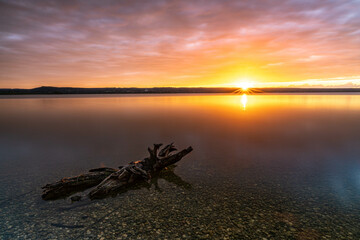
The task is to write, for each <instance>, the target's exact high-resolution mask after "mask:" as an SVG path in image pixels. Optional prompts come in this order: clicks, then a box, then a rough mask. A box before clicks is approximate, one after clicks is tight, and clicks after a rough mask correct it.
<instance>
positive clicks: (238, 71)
mask: <svg viewBox="0 0 360 240" xmlns="http://www.w3.org/2000/svg"><path fill="white" fill-rule="evenodd" d="M359 7H360V2H359V1H340V0H337V1H336V0H335V1H330V0H319V1H310V0H305V1H304V0H277V1H267V0H259V1H235V0H233V1H231V0H227V1H220V0H206V1H205V0H199V1H180V0H173V1H166V0H153V1H145V0H144V1H141V0H139V1H131V0H124V1H111V0H109V1H101V2H100V1H95V0H87V1H81V0H79V1H61V0H59V1H57V0H52V1H35V0H34V1H32V0H27V1H25V0H0V69H1V71H0V87H21V86H23V87H28V86H31V87H32V86H38V85H39V84H41V83H44V82H46V83H47V85H58V86H61V85H69V84H71V85H76V86H95V85H96V86H114V85H116V86H132V85H139V84H140V85H141V84H144V85H149V86H163V85H168V84H169V83H171V84H172V85H176V86H177V85H191V84H193V85H201V84H204V85H209V84H219V83H221V82H222V81H231V82H232V81H233V79H230V78H234V77H236V76H237V75H239V76H242V75H246V74H250V75H251V74H259V76H258V78H259V79H260V80H261V81H274V79H278V81H286V80H287V79H297V80H302V79H308V78H326V77H334V76H346V75H349V76H350V75H357V74H360V69H359V67H358V66H359V58H360V53H359V51H358V46H359V45H360V38H359V34H358V31H359V29H360V13H359V11H357V9H359ZM325 56H326V57H325ZM282 63H286V64H282ZM315 63H316V64H315ZM262 66H266V67H262ZM275 67H276V68H275ZM129 72H151V73H152V74H151V76H152V77H150V76H148V75H147V76H146V78H144V76H142V75H141V74H132V75H127V74H126V73H129ZM193 75H194V76H197V77H196V82H194V81H195V80H192V79H191V78H190V77H187V78H183V77H181V76H193ZM98 76H107V77H103V78H101V81H99V79H98V78H97V77H98ZM169 79H172V80H171V81H170V82H169Z"/></svg>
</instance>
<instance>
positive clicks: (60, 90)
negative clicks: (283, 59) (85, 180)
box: [0, 87, 360, 95]
mask: <svg viewBox="0 0 360 240" xmlns="http://www.w3.org/2000/svg"><path fill="white" fill-rule="evenodd" d="M238 90H239V88H203V87H196V88H191V87H188V88H186V87H180V88H175V87H174V88H173V87H159V88H72V87H39V88H32V89H0V95H29V94H31V95H37V94H38V95H43V94H167V93H234V92H236V91H238ZM249 92H251V93H256V94H261V93H337V92H347V93H351V92H360V88H251V89H250V91H249ZM238 93H242V92H241V91H239V92H238ZM244 93H246V92H244Z"/></svg>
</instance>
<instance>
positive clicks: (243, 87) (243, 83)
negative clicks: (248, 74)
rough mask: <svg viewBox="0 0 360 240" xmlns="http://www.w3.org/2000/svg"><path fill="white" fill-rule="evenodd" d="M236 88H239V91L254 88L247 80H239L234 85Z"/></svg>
mask: <svg viewBox="0 0 360 240" xmlns="http://www.w3.org/2000/svg"><path fill="white" fill-rule="evenodd" d="M235 86H236V87H238V88H241V90H243V91H246V90H248V89H249V88H252V87H254V83H253V82H250V81H249V80H248V79H244V80H241V81H239V82H237V83H236V84H235Z"/></svg>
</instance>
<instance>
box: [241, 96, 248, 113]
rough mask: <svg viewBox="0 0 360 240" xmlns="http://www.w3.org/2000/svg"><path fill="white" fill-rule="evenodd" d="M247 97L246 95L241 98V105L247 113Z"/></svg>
mask: <svg viewBox="0 0 360 240" xmlns="http://www.w3.org/2000/svg"><path fill="white" fill-rule="evenodd" d="M247 101H248V99H247V95H246V94H245V93H244V94H243V95H242V96H241V103H242V105H243V110H244V111H245V110H246V104H247Z"/></svg>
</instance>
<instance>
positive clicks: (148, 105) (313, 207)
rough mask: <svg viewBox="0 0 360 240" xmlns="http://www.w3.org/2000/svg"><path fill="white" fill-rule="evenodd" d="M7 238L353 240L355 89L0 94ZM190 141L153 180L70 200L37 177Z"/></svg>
mask: <svg viewBox="0 0 360 240" xmlns="http://www.w3.org/2000/svg"><path fill="white" fill-rule="evenodd" d="M0 114H1V115H0V133H1V135H0V192H1V196H0V219H1V221H0V239H55V238H59V239H79V238H81V239H101V238H105V239H109V238H110V239H111V238H115V239H126V238H130V239H165V238H167V239H175V238H180V239H207V238H215V239H218V238H222V239H244V238H255V239H261V238H267V239H318V238H328V239H339V238H343V239H359V238H360V205H359V203H360V159H359V156H360V147H359V146H360V124H359V122H360V95H357V94H346V95H345V94H334V95H250V96H242V95H79V96H75V95H72V96H12V97H1V99H0ZM170 142H175V144H176V146H178V147H179V148H185V147H187V146H189V145H191V146H192V147H193V148H194V151H193V152H192V153H191V154H190V155H188V156H186V157H185V158H184V159H183V160H182V161H181V162H179V164H178V166H177V167H176V168H175V171H174V173H170V174H168V176H167V177H165V178H160V179H158V180H157V181H158V186H159V189H157V188H155V185H153V186H152V187H151V188H150V189H146V188H142V189H134V190H129V191H127V192H125V193H122V194H121V195H118V196H116V197H114V198H106V199H103V200H97V201H89V200H85V201H82V202H77V203H73V204H71V203H70V202H69V200H67V199H63V200H56V201H48V202H46V201H43V200H42V199H41V197H40V196H41V186H43V185H45V184H46V183H49V182H53V181H56V180H59V179H61V178H62V177H68V176H75V175H78V174H80V173H82V172H86V171H87V170H88V169H91V168H95V167H100V166H109V167H117V166H120V165H123V164H126V163H127V162H130V161H133V160H138V159H142V158H144V157H146V156H147V152H146V148H147V147H148V146H151V145H152V144H153V143H170Z"/></svg>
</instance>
